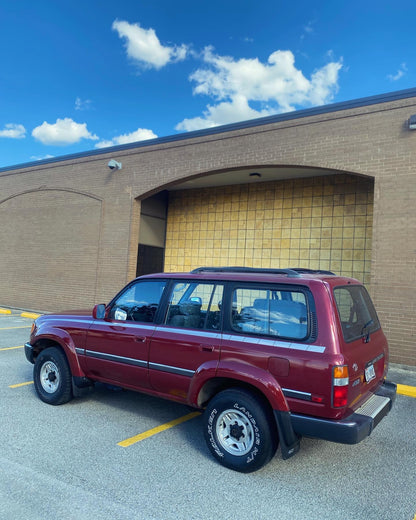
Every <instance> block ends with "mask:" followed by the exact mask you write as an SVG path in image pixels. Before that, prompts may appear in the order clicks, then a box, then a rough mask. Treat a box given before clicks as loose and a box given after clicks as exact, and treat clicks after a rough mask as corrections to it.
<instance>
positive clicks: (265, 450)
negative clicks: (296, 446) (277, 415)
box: [204, 389, 278, 473]
mask: <svg viewBox="0 0 416 520" xmlns="http://www.w3.org/2000/svg"><path fill="white" fill-rule="evenodd" d="M204 435H205V440H206V442H207V444H208V447H209V449H210V450H211V453H212V454H213V455H214V457H215V458H216V459H217V460H218V461H219V462H220V463H221V464H223V465H224V466H226V467H227V468H230V469H233V470H235V471H241V472H243V473H249V472H252V471H256V470H258V469H260V468H261V467H262V466H264V465H265V464H267V463H268V462H269V460H270V459H271V458H272V457H273V455H274V454H275V452H276V448H277V444H278V441H277V431H276V426H275V423H274V419H273V416H272V414H271V411H270V409H269V408H268V407H267V406H266V405H265V404H264V403H263V401H262V400H261V399H260V398H259V397H257V396H256V395H254V394H252V393H250V392H248V391H246V390H242V389H241V390H240V389H230V390H224V391H223V392H220V393H219V394H218V395H216V396H215V397H214V398H213V399H212V400H211V401H210V402H209V404H208V406H207V408H206V410H205V412H204Z"/></svg>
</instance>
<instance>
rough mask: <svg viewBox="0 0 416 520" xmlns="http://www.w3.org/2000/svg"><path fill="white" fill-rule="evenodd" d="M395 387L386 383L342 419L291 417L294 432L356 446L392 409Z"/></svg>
mask: <svg viewBox="0 0 416 520" xmlns="http://www.w3.org/2000/svg"><path fill="white" fill-rule="evenodd" d="M395 398H396V385H395V384H394V383H390V382H388V381H385V382H384V384H383V385H382V386H381V387H380V388H379V389H378V390H377V392H376V393H375V394H374V395H373V396H372V397H370V398H369V399H368V400H367V401H366V402H365V403H364V404H363V405H362V406H361V408H359V409H358V410H356V411H355V412H354V413H353V414H351V415H350V416H349V417H346V418H345V419H341V420H339V421H331V420H328V419H321V418H317V417H309V416H306V415H297V414H291V420H292V426H293V430H294V431H295V432H296V433H297V434H298V435H302V436H305V437H316V438H319V439H324V440H327V441H333V442H341V443H344V444H357V443H358V442H361V441H362V440H363V439H365V437H367V436H368V435H370V434H371V432H372V431H373V430H374V428H375V427H376V426H377V425H378V423H379V422H380V421H381V419H383V417H385V416H386V415H387V414H388V413H389V411H390V410H391V408H392V405H393V402H394V400H395Z"/></svg>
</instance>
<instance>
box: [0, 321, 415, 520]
mask: <svg viewBox="0 0 416 520" xmlns="http://www.w3.org/2000/svg"><path fill="white" fill-rule="evenodd" d="M32 321H33V319H32V318H30V317H24V316H22V315H21V313H20V312H15V311H13V312H12V313H11V314H6V313H2V314H0V396H1V397H0V442H1V451H0V464H1V467H2V471H1V472H0V489H1V490H3V493H2V499H1V501H0V518H13V519H14V520H19V519H27V518H30V519H33V520H37V519H39V520H40V519H42V520H43V519H44V518H47V517H49V516H51V515H53V516H58V517H62V518H65V519H77V520H83V519H87V518H88V519H91V518H97V517H100V518H101V519H102V520H106V519H112V520H117V519H123V520H125V519H126V520H127V519H129V520H130V519H146V520H153V519H160V520H162V519H163V520H170V519H198V520H204V519H207V520H208V519H213V518H239V519H240V520H245V519H247V520H248V519H250V520H251V519H260V520H263V519H271V518H285V519H286V518H287V519H291V520H305V519H306V520H308V519H309V520H315V519H316V520H324V519H332V520H338V519H339V520H341V519H342V520H346V519H348V520H361V519H366V520H372V519H374V520H384V519H385V520H391V519H394V520H414V518H415V512H416V499H415V489H416V428H415V417H416V399H415V398H414V397H412V396H411V393H409V392H407V391H406V388H404V393H403V394H400V395H398V396H397V400H396V404H395V407H394V409H393V410H392V412H391V413H390V414H389V415H388V416H387V418H386V419H384V420H383V421H382V422H381V423H380V425H379V426H378V427H377V428H376V429H375V431H374V432H373V434H372V435H371V436H370V437H369V438H368V439H366V440H365V441H364V442H362V443H361V444H359V445H355V446H346V445H340V444H334V443H329V442H325V441H320V440H311V439H303V440H302V443H301V451H300V452H299V454H298V455H296V456H295V457H293V458H292V459H289V460H287V461H283V460H282V459H281V458H280V456H279V453H278V454H277V455H276V457H275V458H274V459H273V461H272V462H271V463H270V464H268V465H267V466H266V467H265V468H263V469H262V470H260V471H258V472H256V473H252V474H248V475H245V474H241V473H236V472H233V471H230V470H227V469H226V468H224V467H222V466H220V465H218V464H217V463H216V462H215V461H214V460H213V459H212V457H211V456H210V454H209V452H208V449H207V448H206V446H205V442H204V440H203V437H202V428H201V419H200V415H199V414H198V413H195V412H194V411H193V410H191V409H189V408H187V407H186V406H182V405H179V404H175V403H172V402H167V401H163V400H160V399H156V398H153V397H150V396H145V395H141V394H137V393H133V392H128V391H117V389H114V388H107V387H105V386H104V385H96V388H95V390H94V391H93V392H91V393H90V394H88V395H87V396H85V397H83V398H82V399H75V400H73V401H71V402H70V403H68V404H66V405H63V406H57V407H54V406H49V405H46V404H44V403H42V402H41V401H40V400H39V399H38V398H37V397H36V394H35V390H34V387H33V384H32V383H31V381H32V369H33V367H32V365H30V364H29V363H28V362H27V361H26V359H25V356H24V351H23V345H24V343H25V342H26V341H27V339H28V337H29V332H30V327H31V324H32ZM391 378H392V379H393V380H396V382H398V383H400V384H402V385H403V387H407V388H409V389H412V388H414V387H416V371H413V370H407V369H405V368H401V367H393V369H392V371H391Z"/></svg>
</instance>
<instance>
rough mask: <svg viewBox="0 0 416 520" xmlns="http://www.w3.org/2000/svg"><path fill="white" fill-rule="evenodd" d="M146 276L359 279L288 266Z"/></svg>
mask: <svg viewBox="0 0 416 520" xmlns="http://www.w3.org/2000/svg"><path fill="white" fill-rule="evenodd" d="M146 278H165V279H166V278H169V279H171V278H176V279H178V278H179V279H183V278H186V279H188V280H191V279H194V280H216V281H241V282H268V283H271V282H274V283H276V282H279V283H292V284H298V283H299V282H301V283H302V282H303V283H306V284H307V281H308V280H309V281H311V280H321V281H324V280H326V281H328V282H329V283H330V284H331V285H344V284H347V283H351V282H355V283H359V282H358V281H357V280H353V279H352V278H347V277H344V276H337V275H336V274H335V273H333V272H331V271H326V270H319V269H306V268H288V269H268V268H256V267H239V266H235V267H228V266H227V267H198V268H197V269H193V270H192V271H190V272H179V273H154V274H148V275H143V276H140V277H139V279H146Z"/></svg>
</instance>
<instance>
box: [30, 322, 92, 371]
mask: <svg viewBox="0 0 416 520" xmlns="http://www.w3.org/2000/svg"><path fill="white" fill-rule="evenodd" d="M62 332H64V331H62ZM71 344H72V340H71V338H70V336H69V335H63V336H60V335H50V334H48V335H45V336H40V337H37V338H36V339H35V341H34V343H33V345H32V349H33V361H36V358H37V357H38V355H39V354H40V353H41V352H42V351H43V350H45V349H47V348H49V347H56V348H58V349H59V350H61V351H62V353H63V354H64V356H65V357H66V359H67V361H68V364H69V368H70V370H71V374H72V376H77V377H83V376H84V372H83V371H82V369H81V367H80V365H79V361H78V357H77V355H76V352H75V346H74V345H73V344H72V345H71ZM71 346H72V348H71Z"/></svg>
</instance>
